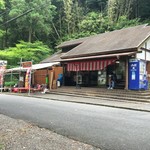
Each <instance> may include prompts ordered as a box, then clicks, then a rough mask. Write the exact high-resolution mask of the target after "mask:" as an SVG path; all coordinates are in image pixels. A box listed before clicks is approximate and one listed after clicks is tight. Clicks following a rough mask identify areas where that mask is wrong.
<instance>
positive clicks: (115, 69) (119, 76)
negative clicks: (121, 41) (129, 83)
mask: <svg viewBox="0 0 150 150" xmlns="http://www.w3.org/2000/svg"><path fill="white" fill-rule="evenodd" d="M106 72H107V73H106V74H107V85H108V76H109V75H110V74H112V73H114V74H115V76H116V79H115V88H119V89H124V88H125V61H119V63H114V64H112V65H109V66H107V71H106Z"/></svg>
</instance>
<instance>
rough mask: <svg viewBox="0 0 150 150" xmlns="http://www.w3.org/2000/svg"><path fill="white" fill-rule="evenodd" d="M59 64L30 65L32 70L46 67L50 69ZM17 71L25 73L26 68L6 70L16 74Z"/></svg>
mask: <svg viewBox="0 0 150 150" xmlns="http://www.w3.org/2000/svg"><path fill="white" fill-rule="evenodd" d="M59 64H60V62H53V63H42V64H35V65H32V70H38V69H43V68H48V67H51V66H53V65H59ZM17 71H27V68H23V67H17V68H12V69H7V70H6V72H17Z"/></svg>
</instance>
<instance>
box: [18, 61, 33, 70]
mask: <svg viewBox="0 0 150 150" xmlns="http://www.w3.org/2000/svg"><path fill="white" fill-rule="evenodd" d="M21 65H22V67H23V68H30V67H32V61H26V62H22V63H21Z"/></svg>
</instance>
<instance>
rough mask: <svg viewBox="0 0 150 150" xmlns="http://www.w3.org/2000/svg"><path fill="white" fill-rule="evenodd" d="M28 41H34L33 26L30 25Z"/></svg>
mask: <svg viewBox="0 0 150 150" xmlns="http://www.w3.org/2000/svg"><path fill="white" fill-rule="evenodd" d="M28 41H29V42H30V43H31V41H32V27H31V26H30V28H29V38H28Z"/></svg>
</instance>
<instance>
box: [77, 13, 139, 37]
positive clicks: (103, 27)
mask: <svg viewBox="0 0 150 150" xmlns="http://www.w3.org/2000/svg"><path fill="white" fill-rule="evenodd" d="M138 24H140V23H139V19H133V20H129V19H127V16H120V17H119V18H118V21H116V22H112V21H111V20H109V17H108V16H106V15H104V14H101V13H97V12H92V13H89V14H88V15H87V16H86V17H85V19H84V20H83V21H82V22H81V23H80V24H79V28H80V31H81V32H82V33H86V35H91V34H95V33H104V32H106V31H113V30H116V29H121V28H124V27H129V26H135V25H138Z"/></svg>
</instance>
